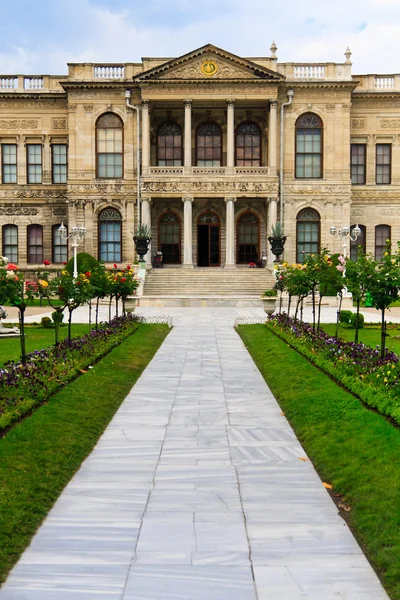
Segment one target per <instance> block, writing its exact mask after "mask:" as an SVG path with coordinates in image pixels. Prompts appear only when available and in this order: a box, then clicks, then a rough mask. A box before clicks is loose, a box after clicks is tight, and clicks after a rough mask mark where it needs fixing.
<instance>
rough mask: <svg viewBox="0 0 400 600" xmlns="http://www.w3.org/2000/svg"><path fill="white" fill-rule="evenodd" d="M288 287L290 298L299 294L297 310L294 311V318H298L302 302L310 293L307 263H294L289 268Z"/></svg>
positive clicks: (287, 275)
mask: <svg viewBox="0 0 400 600" xmlns="http://www.w3.org/2000/svg"><path fill="white" fill-rule="evenodd" d="M286 289H287V291H288V293H289V296H290V298H291V297H293V296H297V303H296V310H295V313H294V318H295V320H297V314H298V310H299V307H300V304H301V303H302V302H303V300H304V298H306V297H307V296H308V294H309V293H310V282H309V279H308V274H307V265H306V264H298V265H296V264H294V265H291V266H290V267H288V268H287V273H286Z"/></svg>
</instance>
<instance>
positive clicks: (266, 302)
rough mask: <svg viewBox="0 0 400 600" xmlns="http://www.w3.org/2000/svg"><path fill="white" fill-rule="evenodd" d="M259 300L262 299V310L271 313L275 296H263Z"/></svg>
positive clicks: (273, 308) (274, 305)
mask: <svg viewBox="0 0 400 600" xmlns="http://www.w3.org/2000/svg"><path fill="white" fill-rule="evenodd" d="M260 300H262V303H263V308H264V312H265V313H267V315H272V314H273V313H274V312H275V309H276V296H266V297H265V296H263V297H262V298H260Z"/></svg>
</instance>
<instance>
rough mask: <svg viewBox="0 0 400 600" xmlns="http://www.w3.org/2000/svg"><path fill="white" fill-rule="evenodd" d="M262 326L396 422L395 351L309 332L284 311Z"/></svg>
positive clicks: (398, 373) (398, 367)
mask: <svg viewBox="0 0 400 600" xmlns="http://www.w3.org/2000/svg"><path fill="white" fill-rule="evenodd" d="M266 326H267V327H268V328H269V329H270V330H271V331H273V333H275V334H276V335H277V336H278V337H280V338H281V339H283V340H284V341H285V342H287V343H288V344H289V345H290V346H291V347H292V348H294V349H295V350H297V351H298V352H299V353H300V354H302V355H303V356H305V357H306V358H307V359H308V360H309V361H310V362H313V363H314V364H315V365H317V366H318V367H320V368H321V369H322V370H323V371H325V372H326V373H328V374H329V375H330V376H332V377H333V378H334V379H336V380H337V381H338V382H339V383H341V384H342V385H343V386H344V387H346V388H347V389H348V390H349V391H351V392H353V393H354V394H356V395H357V396H358V397H359V398H360V399H361V400H362V401H363V402H365V403H366V404H368V405H369V406H371V407H373V408H375V409H376V410H378V411H379V412H380V413H382V414H383V415H386V416H389V417H391V418H392V419H393V420H394V421H395V422H396V423H398V424H400V362H399V357H398V356H397V354H394V353H393V352H388V353H387V354H386V355H385V357H384V358H381V357H380V351H379V350H378V349H373V348H371V347H370V346H366V345H365V344H362V343H359V344H355V343H354V342H344V341H342V340H339V339H337V338H335V337H333V336H330V335H328V334H327V333H325V332H323V331H320V332H319V333H318V332H316V331H313V329H312V327H311V326H310V325H308V324H307V323H300V322H299V321H295V320H294V319H293V318H291V317H288V315H287V314H286V313H282V314H278V315H274V316H273V317H271V318H270V319H269V320H268V322H267V323H266Z"/></svg>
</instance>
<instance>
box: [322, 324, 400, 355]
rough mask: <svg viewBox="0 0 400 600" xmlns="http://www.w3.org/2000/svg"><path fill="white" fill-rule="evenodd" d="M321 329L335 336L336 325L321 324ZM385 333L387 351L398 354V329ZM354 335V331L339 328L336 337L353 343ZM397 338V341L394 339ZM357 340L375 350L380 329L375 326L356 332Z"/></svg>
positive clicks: (379, 338)
mask: <svg viewBox="0 0 400 600" xmlns="http://www.w3.org/2000/svg"><path fill="white" fill-rule="evenodd" d="M321 327H322V329H324V331H326V332H327V333H329V334H330V335H335V332H336V325H334V324H333V323H328V324H323V325H321ZM387 333H388V334H389V336H388V337H387V338H386V346H387V348H389V350H391V351H393V352H395V353H396V354H400V327H397V328H396V329H388V330H387ZM354 334H355V329H346V328H344V327H341V326H339V332H338V335H339V337H340V338H342V339H343V340H346V341H349V342H354ZM396 338H399V339H396ZM358 339H359V341H360V342H363V343H364V344H366V345H367V346H372V348H376V346H378V345H379V346H380V344H381V328H380V326H379V325H377V326H376V327H374V328H370V327H365V328H364V329H359V330H358Z"/></svg>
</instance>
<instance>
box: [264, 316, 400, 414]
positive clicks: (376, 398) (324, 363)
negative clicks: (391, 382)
mask: <svg viewBox="0 0 400 600" xmlns="http://www.w3.org/2000/svg"><path fill="white" fill-rule="evenodd" d="M265 326H266V327H267V328H268V329H270V330H271V331H272V332H273V333H274V334H275V335H276V336H277V337H279V338H281V339H282V340H283V341H284V342H286V343H287V344H289V345H290V346H291V347H292V348H293V349H294V350H297V352H299V353H300V354H302V355H303V356H304V357H305V358H307V360H309V361H310V362H312V363H314V364H315V365H317V367H319V368H320V369H322V370H323V371H325V373H327V374H328V375H330V376H331V377H333V378H334V379H335V380H336V381H337V382H338V383H340V384H341V385H343V386H344V387H345V388H346V389H347V390H348V391H349V392H351V393H352V394H355V395H356V396H358V397H359V398H360V399H361V400H362V401H363V402H365V404H367V405H368V406H370V407H371V408H374V409H375V410H377V411H378V412H380V413H381V414H382V415H384V416H386V417H389V418H390V419H393V420H394V421H395V423H397V424H398V425H400V403H399V400H398V398H397V397H394V395H393V392H392V390H390V389H388V391H386V390H385V389H380V388H379V387H378V385H379V384H378V385H371V381H369V380H368V378H367V379H365V380H364V378H362V379H361V378H360V377H359V376H357V375H356V374H354V376H353V375H349V373H345V372H343V370H341V368H340V365H338V364H335V363H333V362H332V361H331V360H329V359H328V358H325V357H324V356H322V355H321V354H320V353H319V352H318V350H317V351H314V349H313V348H309V347H308V346H307V344H306V343H305V342H304V341H302V339H301V338H298V337H296V336H295V335H293V334H292V333H291V332H290V331H287V330H286V329H284V328H282V327H280V326H279V324H278V323H277V322H276V321H269V322H266V323H265ZM388 368H389V367H388ZM375 376H376V375H375Z"/></svg>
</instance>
